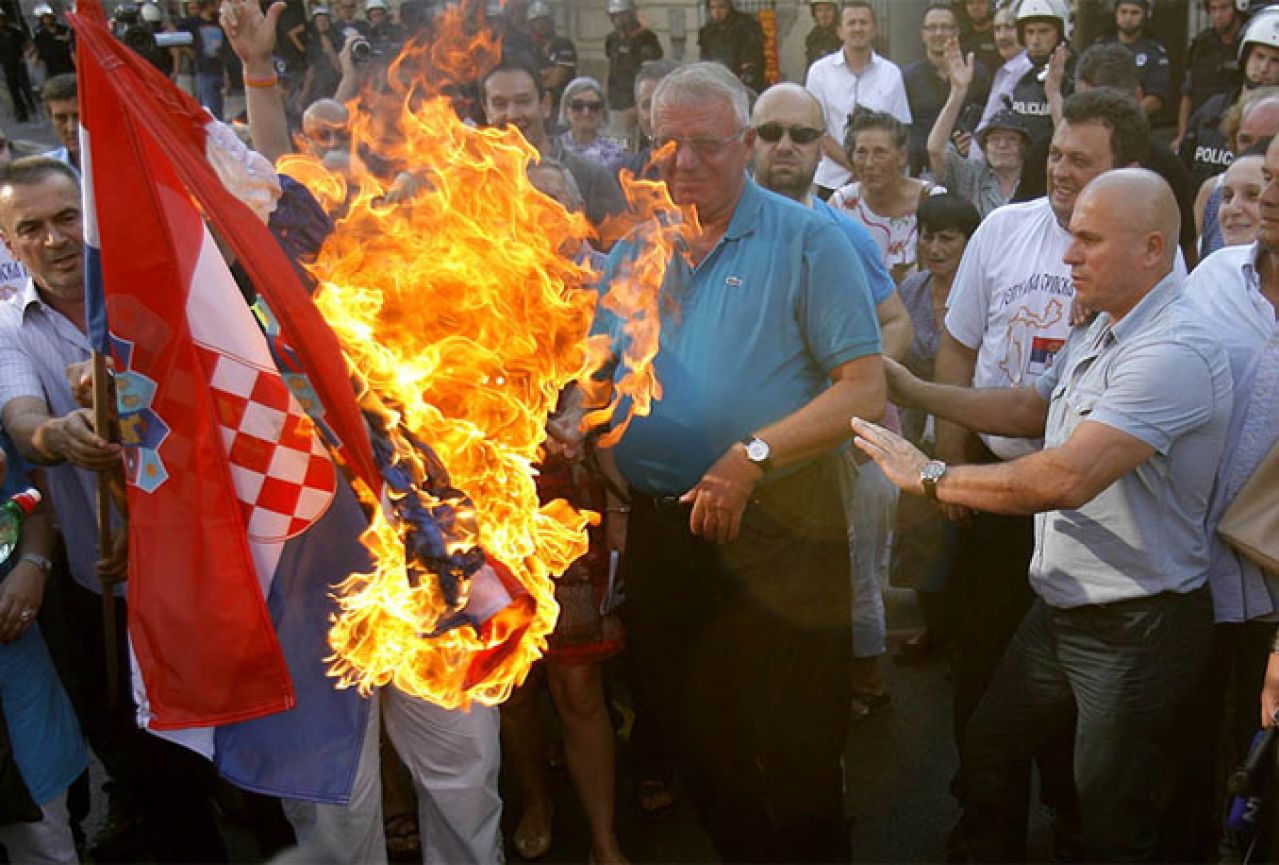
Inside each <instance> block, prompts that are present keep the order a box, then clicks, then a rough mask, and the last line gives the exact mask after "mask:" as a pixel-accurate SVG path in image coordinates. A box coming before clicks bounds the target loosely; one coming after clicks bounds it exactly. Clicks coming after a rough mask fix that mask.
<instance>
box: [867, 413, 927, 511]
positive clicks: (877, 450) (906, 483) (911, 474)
mask: <svg viewBox="0 0 1279 865" xmlns="http://www.w3.org/2000/svg"><path fill="white" fill-rule="evenodd" d="M852 425H853V432H854V433H856V434H857V437H856V438H854V439H853V444H855V445H856V446H857V449H858V450H860V451H861V452H862V453H864V454H866V456H868V457H870V458H871V459H873V460H874V461H875V462H876V463H878V464H879V467H880V468H881V469H883V471H884V475H885V477H887V478H888V479H889V480H890V481H892V482H893V483H894V484H895V485H896V486H897V487H898V488H899V489H901V490H902V491H903V492H907V493H914V494H915V495H923V493H924V485H923V483H922V482H921V481H920V479H919V472H920V470H921V469H923V467H924V465H925V464H926V463H927V462H928V455H927V454H925V453H924V452H923V451H921V450H920V449H919V448H917V447H915V446H914V445H912V444H911V443H910V442H908V441H906V439H904V438H902V437H901V436H899V435H897V434H896V433H894V432H891V431H889V430H886V429H884V428H883V427H882V426H880V425H879V424H876V423H871V422H870V421H868V420H862V419H861V418H859V417H855V418H853V421H852Z"/></svg>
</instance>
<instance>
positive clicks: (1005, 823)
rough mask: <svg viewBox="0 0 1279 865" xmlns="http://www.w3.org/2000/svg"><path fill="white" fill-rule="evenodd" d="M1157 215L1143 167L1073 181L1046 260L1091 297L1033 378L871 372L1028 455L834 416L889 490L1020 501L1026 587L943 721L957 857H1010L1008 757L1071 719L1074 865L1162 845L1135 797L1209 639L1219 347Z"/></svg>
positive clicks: (1019, 779) (1174, 753)
mask: <svg viewBox="0 0 1279 865" xmlns="http://www.w3.org/2000/svg"><path fill="white" fill-rule="evenodd" d="M1179 219H1180V217H1179V214H1178V212H1177V205H1176V201H1175V200H1174V198H1173V194H1172V190H1171V189H1170V188H1169V187H1168V185H1167V184H1166V183H1165V182H1164V181H1163V180H1162V179H1160V178H1159V176H1158V175H1156V174H1153V173H1151V172H1149V171H1146V170H1144V169H1122V170H1117V171H1111V172H1107V173H1105V174H1102V175H1100V176H1098V177H1097V178H1095V179H1094V180H1093V181H1092V182H1091V183H1089V184H1088V186H1087V187H1085V189H1084V190H1083V191H1082V192H1081V193H1080V195H1079V198H1078V201H1077V203H1076V205H1075V208H1074V211H1073V213H1072V214H1071V217H1070V229H1069V230H1070V234H1071V242H1070V246H1069V247H1068V249H1067V251H1066V253H1065V256H1064V260H1065V262H1066V264H1068V265H1069V267H1070V269H1071V277H1072V279H1073V281H1074V284H1075V291H1076V293H1077V296H1078V297H1079V299H1080V301H1081V302H1082V303H1085V304H1087V305H1088V306H1089V307H1091V308H1093V309H1097V310H1100V311H1101V314H1100V315H1098V316H1097V318H1096V319H1095V320H1094V321H1093V322H1092V324H1090V325H1088V326H1086V327H1080V328H1077V329H1075V330H1074V332H1072V333H1071V335H1070V338H1069V339H1068V340H1067V342H1066V345H1065V347H1064V348H1063V349H1062V350H1061V352H1060V353H1059V354H1058V355H1057V357H1056V359H1055V360H1054V362H1053V364H1052V367H1051V368H1050V369H1049V370H1048V372H1047V373H1045V374H1044V375H1043V376H1041V377H1040V378H1039V380H1038V381H1037V382H1036V383H1035V385H1034V386H1031V387H1022V388H995V389H969V388H962V387H954V386H947V385H935V384H929V383H926V382H921V381H919V380H917V379H915V378H913V377H911V376H910V375H909V373H906V372H905V371H904V370H902V369H900V368H895V369H892V370H890V372H889V382H890V392H891V395H892V398H893V399H894V401H895V402H897V403H898V404H899V405H913V406H919V407H920V408H923V409H926V410H927V411H930V412H932V413H934V414H936V415H938V416H939V417H944V418H947V419H950V420H952V421H955V422H957V423H959V424H962V425H964V426H967V427H969V428H971V429H973V430H978V431H982V432H991V433H998V434H1003V435H1013V436H1032V437H1034V436H1041V435H1042V436H1043V437H1044V449H1043V450H1042V451H1040V452H1039V453H1034V454H1030V455H1028V456H1024V457H1021V458H1020V459H1014V460H1010V461H1008V462H1005V463H1000V464H995V465H971V466H968V465H964V466H955V467H953V468H949V467H947V465H946V464H945V463H942V462H940V461H936V460H932V461H930V460H929V459H928V457H927V456H925V455H924V454H922V453H920V452H919V451H917V450H916V449H914V448H913V447H911V446H910V445H909V444H908V443H907V442H905V441H903V440H902V439H901V438H900V437H898V436H895V435H893V434H892V433H889V432H888V431H887V430H884V429H882V428H881V427H878V426H876V425H875V424H871V423H866V422H864V421H862V420H860V419H854V421H853V429H854V431H855V432H856V434H857V439H856V444H857V446H858V447H859V448H860V449H861V450H862V451H863V452H864V453H866V454H867V455H868V456H870V457H872V458H873V459H874V460H875V461H876V462H878V463H879V465H880V467H881V468H883V470H884V473H885V474H886V475H887V476H888V477H889V479H890V480H892V481H893V483H895V484H897V485H898V486H899V487H900V488H901V489H902V490H904V491H906V492H908V493H913V494H915V495H925V496H928V497H929V498H931V499H933V500H935V501H938V502H943V503H953V504H957V505H963V506H965V507H969V508H973V509H980V510H985V511H994V512H996V513H1005V514H1034V515H1035V551H1034V556H1033V558H1032V560H1031V567H1030V575H1029V576H1030V584H1031V587H1032V588H1033V589H1034V591H1035V594H1036V598H1035V601H1034V603H1033V604H1032V606H1031V609H1030V611H1029V612H1028V613H1027V614H1026V617H1025V618H1024V619H1023V620H1022V623H1021V625H1020V627H1019V628H1018V630H1017V633H1016V634H1015V636H1014V637H1013V640H1012V642H1011V644H1010V645H1009V647H1008V650H1007V651H1006V652H1005V654H1004V657H1003V660H1002V661H1001V662H1000V664H999V667H998V669H997V670H996V672H995V676H994V679H993V681H992V682H991V684H990V687H989V689H988V690H987V691H986V694H985V695H984V697H983V698H982V701H981V703H980V705H979V706H978V707H977V710H976V712H975V713H974V715H973V716H972V719H971V720H970V721H969V724H968V727H967V730H966V733H965V739H964V746H963V747H964V766H965V770H966V772H967V782H968V799H967V802H966V804H967V807H968V808H969V809H975V811H976V812H977V815H978V817H979V819H978V820H976V821H975V823H976V824H977V825H979V826H980V827H981V829H982V831H981V832H975V833H974V834H973V835H972V836H971V837H970V839H969V840H970V843H971V845H972V853H973V856H974V858H975V860H976V861H979V862H999V861H1025V831H1024V827H1025V820H1026V800H1025V789H1026V783H1027V779H1028V775H1029V760H1030V757H1031V755H1032V754H1034V753H1035V752H1036V750H1037V749H1038V748H1039V747H1040V746H1041V745H1042V744H1043V743H1044V742H1045V741H1046V740H1047V739H1048V738H1049V737H1050V736H1051V735H1052V734H1053V733H1054V732H1056V731H1058V730H1059V729H1061V727H1062V726H1063V725H1068V724H1070V722H1071V720H1072V719H1073V720H1074V721H1075V724H1076V733H1075V762H1074V770H1075V783H1076V787H1077V790H1078V795H1079V810H1080V818H1081V823H1082V829H1083V835H1084V839H1083V840H1084V844H1085V848H1086V861H1108V862H1123V861H1134V860H1141V861H1149V860H1152V859H1155V858H1157V857H1161V856H1168V855H1173V854H1174V852H1175V851H1168V850H1166V849H1165V848H1161V847H1160V840H1161V839H1160V825H1161V819H1162V816H1163V815H1162V812H1161V806H1160V797H1159V796H1157V795H1156V793H1157V792H1158V791H1160V790H1161V784H1162V782H1163V781H1164V780H1165V779H1166V778H1168V777H1169V775H1168V773H1169V772H1170V771H1173V770H1175V769H1176V768H1177V767H1178V763H1179V760H1180V759H1181V757H1182V754H1181V753H1179V752H1178V750H1177V749H1173V748H1171V747H1170V743H1171V737H1172V734H1173V732H1174V730H1175V728H1176V726H1177V724H1178V714H1179V710H1180V709H1181V708H1182V707H1183V706H1184V704H1185V702H1186V700H1187V697H1188V696H1189V694H1190V692H1191V689H1192V688H1193V687H1194V685H1195V683H1196V681H1197V680H1198V678H1199V676H1200V675H1201V673H1202V671H1203V669H1204V664H1205V663H1206V661H1207V658H1208V654H1209V649H1210V643H1211V628H1212V604H1211V599H1210V597H1209V595H1208V590H1207V588H1206V585H1205V583H1206V579H1207V574H1208V557H1209V543H1208V542H1209V539H1208V537H1207V534H1206V532H1205V529H1204V525H1205V519H1206V516H1207V510H1208V501H1209V495H1210V493H1211V492H1212V488H1213V479H1214V477H1215V474H1216V469H1217V464H1218V462H1219V460H1220V458H1221V454H1222V447H1223V443H1224V441H1225V437H1226V432H1227V426H1228V424H1229V420H1230V411H1231V378H1230V367H1229V363H1228V360H1227V357H1226V354H1225V350H1224V349H1223V348H1222V346H1221V343H1220V341H1219V340H1218V338H1217V337H1216V336H1215V335H1214V334H1213V333H1212V332H1211V331H1210V330H1209V329H1208V328H1207V327H1205V326H1204V325H1203V324H1201V322H1202V320H1203V316H1202V314H1201V313H1197V312H1195V311H1194V309H1193V308H1192V307H1191V306H1190V305H1189V303H1188V302H1186V301H1184V300H1183V299H1182V296H1181V281H1182V280H1181V278H1180V277H1179V276H1178V275H1177V274H1175V273H1174V269H1173V260H1174V255H1175V251H1176V246H1177V232H1178V226H1179V224H1180V222H1179ZM1184 750H1185V749H1181V751H1184Z"/></svg>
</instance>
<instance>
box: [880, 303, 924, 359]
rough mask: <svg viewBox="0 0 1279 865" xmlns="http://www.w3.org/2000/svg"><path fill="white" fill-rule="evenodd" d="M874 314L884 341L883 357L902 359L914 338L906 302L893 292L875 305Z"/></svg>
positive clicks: (913, 328)
mask: <svg viewBox="0 0 1279 865" xmlns="http://www.w3.org/2000/svg"><path fill="white" fill-rule="evenodd" d="M875 316H876V317H877V318H878V319H879V330H880V332H881V333H882V337H881V339H882V340H883V343H884V357H890V358H892V359H893V360H902V359H904V358H905V357H906V353H907V352H908V351H910V344H911V343H912V342H914V340H915V326H914V325H913V324H911V323H910V313H909V312H907V311H906V304H904V303H902V299H901V298H900V297H899V296H898V295H897V292H895V291H894V292H893V293H892V294H890V295H888V297H886V298H884V300H883V301H882V302H881V303H880V304H879V306H877V307H875Z"/></svg>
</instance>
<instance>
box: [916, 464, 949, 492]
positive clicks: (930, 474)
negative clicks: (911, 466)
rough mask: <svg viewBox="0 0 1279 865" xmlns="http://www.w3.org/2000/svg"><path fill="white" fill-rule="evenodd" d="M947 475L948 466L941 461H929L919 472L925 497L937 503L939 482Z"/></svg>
mask: <svg viewBox="0 0 1279 865" xmlns="http://www.w3.org/2000/svg"><path fill="white" fill-rule="evenodd" d="M944 474H946V464H945V463H944V462H942V461H941V460H929V461H928V462H926V463H924V467H923V468H921V469H920V470H919V482H920V484H922V485H923V487H924V495H926V496H928V498H929V500H930V501H934V502H935V501H937V482H938V481H940V480H941V479H942V475H944Z"/></svg>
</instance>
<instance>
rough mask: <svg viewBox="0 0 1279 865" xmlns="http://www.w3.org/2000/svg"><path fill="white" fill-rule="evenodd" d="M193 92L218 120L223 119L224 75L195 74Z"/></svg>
mask: <svg viewBox="0 0 1279 865" xmlns="http://www.w3.org/2000/svg"><path fill="white" fill-rule="evenodd" d="M195 93H196V98H197V99H199V100H200V104H201V105H203V106H204V107H205V108H207V109H209V111H211V112H213V116H214V117H216V118H217V119H218V120H222V119H223V118H222V107H223V101H222V100H223V98H224V97H225V95H226V78H225V77H224V76H222V75H205V74H203V73H200V74H197V75H196V76H195Z"/></svg>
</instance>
